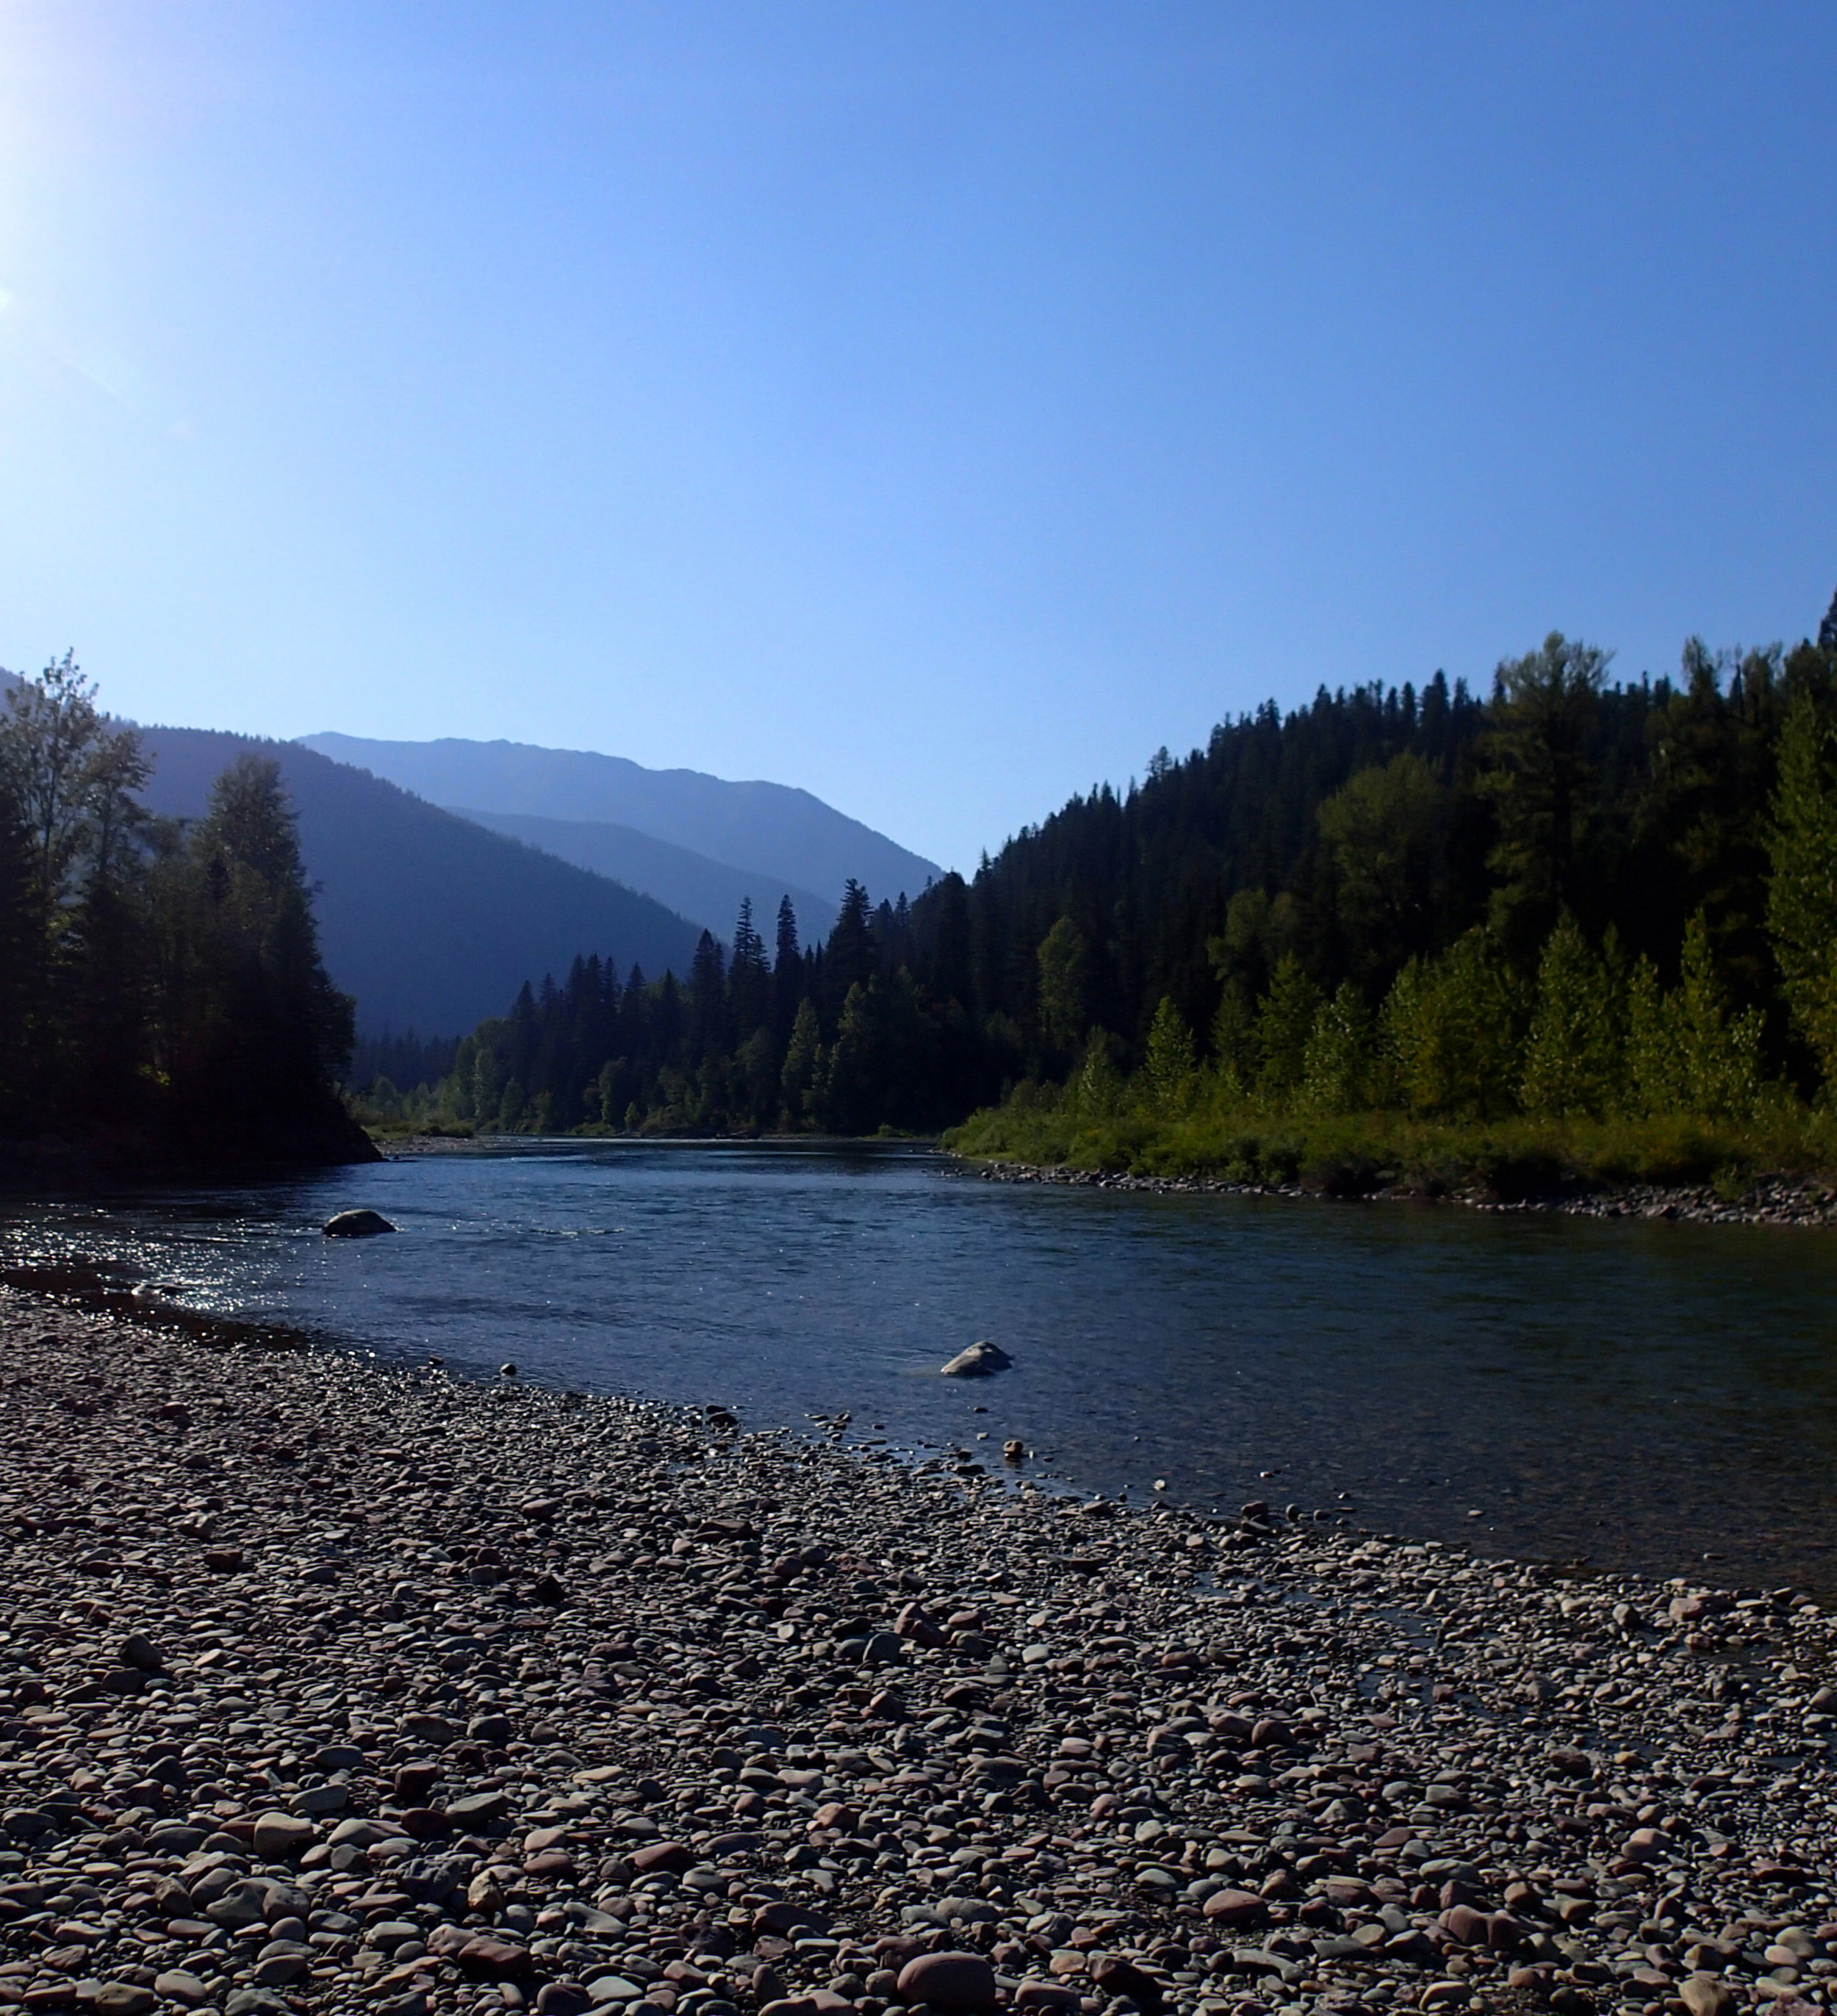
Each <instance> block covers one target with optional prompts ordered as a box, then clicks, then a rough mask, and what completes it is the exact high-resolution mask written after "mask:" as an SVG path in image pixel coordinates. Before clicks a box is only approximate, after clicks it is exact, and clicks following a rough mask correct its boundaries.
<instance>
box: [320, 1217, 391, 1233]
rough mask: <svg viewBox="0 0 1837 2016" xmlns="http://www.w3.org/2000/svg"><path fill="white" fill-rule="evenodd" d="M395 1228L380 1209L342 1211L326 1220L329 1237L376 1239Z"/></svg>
mask: <svg viewBox="0 0 1837 2016" xmlns="http://www.w3.org/2000/svg"><path fill="white" fill-rule="evenodd" d="M394 1229H395V1227H394V1226H393V1225H391V1223H390V1222H389V1221H388V1219H386V1218H385V1217H384V1215H383V1214H382V1213H381V1212H380V1211H339V1212H337V1213H336V1214H335V1215H333V1217H330V1218H328V1219H326V1238H328V1239H374V1238H375V1237H376V1234H377V1233H379V1232H393V1231H394Z"/></svg>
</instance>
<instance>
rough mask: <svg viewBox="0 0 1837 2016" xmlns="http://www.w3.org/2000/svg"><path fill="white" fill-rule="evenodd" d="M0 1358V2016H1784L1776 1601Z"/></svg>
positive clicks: (116, 1365)
mask: <svg viewBox="0 0 1837 2016" xmlns="http://www.w3.org/2000/svg"><path fill="white" fill-rule="evenodd" d="M506 1347H507V1348H513V1345H511V1344H510V1340H508V1339H506ZM0 1377H3V1379H4V1391H3V1394H0V1437H3V1444H4V1454H5V1467H4V1478H3V1481H0V1499H3V1500H4V1503H5V1512H6V1515H7V1521H8V1525H7V1534H8V1544H9V1557H8V1563H7V1568H8V1593H9V1605H8V1615H7V1616H6V1618H5V1621H4V1624H3V1625H0V1633H3V1635H0V1718H3V1719H0V1783H3V1784H4V1787H5V1791H4V1798H3V1811H0V1827H4V1830H5V1843H4V1846H3V1847H0V1947H3V1950H4V1959H3V1960H0V2008H13V2007H26V2008H31V2009H46V2008H53V2007H63V2006H69V2005H71V2004H73V2003H78V2004H81V2006H84V2007H89V2008H92V2009H94V2010H96V2011H107V2012H113V2016H135V2012H139V2011H152V2010H154V2009H156V2008H159V2007H167V2006H169V2007H175V2008H176V2007H193V2008H200V2007H207V2008H211V2009H217V2010H221V2011H224V2012H225V2016H245V2012H250V2016H253V2012H254V2011H279V2010H280V2009H282V2008H294V2009H299V2010H306V2009H338V2010H343V2009H348V2008H358V2007H363V2008H369V2009H375V2010H378V2011H394V2012H398V2016H418V2012H425V2011H434V2010H438V2011H448V2010H452V2011H459V2010H476V2011H481V2012H486V2011H496V2010H498V2009H499V2008H502V2007H510V2008H519V2007H524V2006H526V2005H528V2006H534V2007H536V2008H538V2010H542V2011H549V2012H554V2016H563V2013H564V2012H567V2011H580V2010H585V2009H589V2008H598V2009H602V2010H604V2011H608V2012H611V2016H738V2012H744V2011H753V2010H755V2009H765V2010H771V2009H772V2008H773V2005H775V2004H777V2005H783V2007H781V2008H780V2010H779V2012H778V2016H848V2012H850V2011H852V2012H854V2016H883V2012H893V2011H899V2010H901V2009H906V2010H913V2009H923V2010H924V2011H934V2012H937V2016H946V2012H949V2011H953V2010H956V2009H960V2008H967V2007H973V2006H977V2005H978V2004H986V2003H989V2001H990V2000H992V1999H993V1998H995V1997H996V1996H999V1997H1000V2000H1002V2001H1003V2002H1004V2003H1007V2004H1008V2005H1010V2006H1011V2007H1015V2008H1033V2009H1039V2010H1046V2011H1062V2012H1064V2016H1098V2012H1100V2011H1109V2010H1115V2011H1118V2016H1126V2012H1127V2011H1129V2009H1132V2008H1133V2009H1135V2010H1137V2011H1144V2012H1147V2011H1158V2010H1162V2009H1165V2010H1169V2011H1194V2012H1203V2016H1226V2012H1229V2011H1237V2012H1241V2016H1252V2011H1263V2010H1280V2009H1303V2010H1312V2009H1316V2008H1326V2009H1339V2010H1345V2011H1348V2012H1349V2011H1351V2010H1352V2009H1353V2007H1358V2008H1360V2009H1361V2010H1365V2011H1372V2012H1374V2016H1375V2012H1380V2011H1384V2010H1385V2009H1387V2008H1402V2007H1425V2008H1443V2009H1454V2010H1468V2009H1476V2010H1511V2009H1515V2008H1524V2009H1529V2008H1532V2007H1538V2006H1541V2005H1543V2004H1545V2003H1547V2004H1549V2005H1550V2006H1552V2007H1555V2008H1557V2009H1559V2010H1561V2011H1567V2012H1576V2011H1582V2010H1583V2009H1585V2008H1589V2007H1599V2008H1602V2009H1607V2008H1619V2009H1627V2010H1643V2011H1654V2012H1663V2011H1666V2010H1670V2011H1673V2012H1675V2011H1678V2010H1687V2011H1690V2012H1691V2016H1714V2012H1716V2011H1720V2010H1725V2009H1731V2008H1733V2007H1738V2006H1747V2005H1749V2004H1750V2003H1752V2004H1760V2003H1767V2002H1770V2003H1772V2004H1773V2005H1774V2007H1776V2008H1778V2009H1780V2010H1781V2011H1782V2012H1784V2016H1796V2011H1797V2009H1798V2007H1799V2005H1800V2004H1803V2005H1805V2006H1806V2007H1808V2008H1809V2007H1824V2006H1827V2003H1828V1996H1827V1989H1826V1985H1825V1984H1826V1982H1827V1980H1828V1978H1830V1977H1831V1976H1832V1974H1833V1971H1834V1968H1833V1962H1832V1957H1831V1956H1832V1953H1837V1943H1834V1942H1837V1924H1832V1923H1831V1922H1830V1921H1832V1917H1833V1915H1834V1913H1837V1901H1834V1899H1833V1892H1832V1870H1831V1867H1830V1863H1829V1843H1830V1841H1831V1839H1832V1823H1833V1819H1834V1817H1837V1780H1834V1779H1833V1773H1832V1754H1831V1731H1832V1703H1833V1699H1834V1697H1833V1695H1832V1690H1831V1687H1830V1685H1829V1684H1828V1683H1829V1682H1830V1680H1831V1679H1832V1675H1833V1673H1834V1672H1837V1633H1834V1631H1833V1625H1832V1619H1831V1618H1829V1617H1828V1616H1827V1615H1824V1613H1823V1612H1821V1611H1820V1610H1819V1609H1818V1608H1817V1607H1816V1606H1815V1605H1814V1604H1811V1603H1810V1602H1809V1600H1805V1599H1801V1598H1796V1597H1793V1596H1792V1594H1791V1593H1789V1592H1784V1591H1782V1592H1778V1593H1774V1594H1771V1595H1767V1594H1761V1593H1754V1594H1751V1595H1749V1594H1745V1595H1740V1596H1736V1595H1732V1594H1728V1593H1716V1592H1713V1591H1709V1590H1704V1589H1687V1588H1685V1587H1684V1586H1680V1585H1677V1584H1666V1585H1657V1584H1652V1583H1648V1582H1641V1581H1638V1580H1636V1579H1630V1578H1613V1579H1607V1578H1602V1579H1594V1580H1591V1581H1588V1582H1566V1581H1564V1580H1561V1579H1558V1578H1557V1577H1555V1576H1554V1575H1552V1574H1551V1573H1550V1572H1549V1571H1546V1570H1544V1569H1542V1568H1536V1567H1533V1566H1526V1565H1522V1564H1493V1563H1486V1562H1482V1561H1475V1560H1473V1559H1471V1558H1469V1557H1468V1556H1467V1555H1466V1554H1464V1553H1461V1552H1460V1551H1458V1550H1454V1549H1451V1548H1443V1547H1437V1546H1409V1545H1406V1544H1403V1543H1398V1542H1396V1541H1391V1540H1385V1539H1371V1538H1367V1537H1363V1536H1360V1535H1356V1534H1353V1533H1352V1532H1348V1531H1344V1530H1341V1529H1339V1528H1335V1527H1333V1526H1331V1525H1324V1524H1316V1523H1315V1522H1313V1521H1301V1520H1297V1521H1293V1522H1291V1521H1288V1520H1286V1519H1284V1517H1282V1516H1281V1515H1280V1513H1275V1514H1271V1513H1270V1512H1268V1511H1266V1510H1265V1509H1264V1508H1261V1507H1257V1508H1251V1509H1250V1510H1247V1512H1246V1514H1245V1515H1244V1518H1243V1519H1242V1520H1241V1521H1234V1522H1232V1523H1230V1525H1219V1524H1217V1523H1216V1522H1205V1521H1201V1520H1199V1519H1198V1518H1197V1517H1194V1515H1191V1514H1187V1513H1186V1512H1183V1511H1182V1510H1178V1509H1176V1508H1172V1507H1161V1508H1158V1509H1156V1510H1150V1511H1144V1512H1139V1513H1138V1512H1130V1511H1126V1510H1119V1509H1118V1508H1117V1507H1114V1506H1113V1505H1109V1504H1097V1503H1093V1504H1090V1505H1088V1506H1087V1505H1083V1504H1081V1503H1079V1502H1078V1501H1076V1500H1074V1499H1064V1498H1056V1497H1051V1496H1047V1495H1046V1494H1044V1493H1043V1492H1032V1491H1029V1490H1028V1489H1025V1486H1023V1487H1022V1488H1021V1489H1018V1490H1017V1489H1010V1488H1008V1487H1007V1485H1004V1484H1002V1483H1000V1482H997V1481H995V1480H994V1479H992V1478H990V1477H989V1476H987V1475H986V1474H984V1473H983V1472H982V1471H980V1470H979V1469H978V1467H976V1466H974V1465H973V1464H969V1463H964V1464H946V1463H943V1462H942V1461H939V1462H934V1463H928V1464H924V1465H920V1466H919V1467H917V1469H916V1470H909V1469H907V1468H906V1467H902V1466H901V1465H900V1464H899V1463H895V1462H892V1461H891V1460H884V1458H877V1457H875V1456H870V1455H868V1454H866V1453H863V1452H860V1451H856V1450H852V1449H848V1448H845V1447H844V1446H842V1445H841V1434H842V1431H841V1428H840V1427H838V1428H837V1430H836V1431H835V1432H834V1434H833V1435H832V1436H831V1438H830V1441H829V1442H827V1443H825V1444H818V1445H811V1444H809V1443H807V1442H801V1441H798V1440H795V1439H793V1438H789V1437H784V1436H777V1435H751V1434H748V1433H747V1432H746V1431H744V1429H743V1428H741V1427H739V1426H737V1424H734V1423H733V1420H732V1417H729V1416H727V1415H726V1414H724V1413H720V1412H719V1411H717V1410H708V1411H706V1412H704V1413H700V1414H697V1413H693V1412H690V1411H686V1410H681V1409H665V1408H661V1407H656V1406H646V1405H643V1404H640V1403H637V1402H629V1401H620V1400H612V1399H585V1398H582V1397H580V1396H574V1395H564V1394H557V1393H549V1392H546V1391H531V1390H524V1389H523V1388H521V1387H520V1385H519V1384H517V1382H516V1381H514V1380H513V1379H511V1378H505V1379H502V1380H501V1381H499V1382H498V1383H497V1384H495V1385H494V1386H491V1387H477V1386H469V1385H466V1384H462V1383H460V1382H458V1381H452V1380H450V1379H448V1377H445V1375H444V1374H443V1373H441V1371H440V1370H438V1368H430V1369H427V1370H423V1371H420V1372H416V1373H405V1372H401V1371H394V1370H387V1369H384V1368H380V1367H378V1366H373V1365H371V1364H369V1363H363V1362H361V1361H359V1360H357V1359H351V1358H347V1357H340V1356H332V1355H314V1354H310V1353H306V1352H298V1351H293V1352H276V1351H261V1352H255V1351H250V1350H247V1349H242V1350H226V1349H224V1348H221V1347H219V1346H216V1345H211V1344H210V1343H207V1342H205V1341H200V1340H198V1339H196V1338H191V1337H185V1336H183V1335H181V1334H168V1333H167V1332H165V1331H162V1330H153V1329H150V1328H147V1327H142V1326H141V1325H140V1324H139V1323H135V1322H134V1321H132V1320H129V1319H124V1318H121V1317H118V1316H109V1315H106V1314H104V1313H101V1312H86V1311H84V1310H81V1309H76V1308H72V1307H67V1306H63V1305H59V1304H57V1303H56V1302H55V1301H49V1300H46V1299H44V1298H34V1297H28V1296H27V1295H24V1294H20V1293H19V1292H18V1291H13V1290H5V1291H0ZM934 1949H935V1950H934ZM945 1953H949V1954H953V1955H956V1956H958V1957H956V1958H953V1959H948V1960H947V1959H946V1958H944V1957H942V1955H944V1954H945Z"/></svg>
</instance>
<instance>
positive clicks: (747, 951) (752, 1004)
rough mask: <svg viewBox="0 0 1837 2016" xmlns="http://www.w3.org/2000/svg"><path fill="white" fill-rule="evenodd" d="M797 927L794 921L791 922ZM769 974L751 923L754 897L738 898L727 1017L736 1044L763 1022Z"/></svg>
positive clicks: (769, 985) (728, 974) (768, 989)
mask: <svg viewBox="0 0 1837 2016" xmlns="http://www.w3.org/2000/svg"><path fill="white" fill-rule="evenodd" d="M792 930H793V931H794V932H795V930H796V921H795V920H793V921H792ZM771 985H772V976H771V973H770V971H769V969H768V967H767V966H766V964H765V940H764V939H763V938H761V937H760V935H759V934H758V931H756V930H755V928H754V925H753V899H752V898H751V896H743V897H741V898H740V915H739V917H738V918H737V920H736V921H735V923H734V927H733V957H732V958H731V959H730V960H729V962H728V967H727V1003H728V1009H729V1021H730V1024H731V1026H732V1029H733V1040H734V1042H735V1043H736V1044H742V1043H744V1042H746V1041H747V1039H748V1038H749V1037H751V1035H752V1033H753V1031H755V1029H757V1028H760V1027H761V1026H762V1024H764V1023H765V1021H766V1019H767V1014H768V1010H769V1005H770V1004H769V995H770V992H771Z"/></svg>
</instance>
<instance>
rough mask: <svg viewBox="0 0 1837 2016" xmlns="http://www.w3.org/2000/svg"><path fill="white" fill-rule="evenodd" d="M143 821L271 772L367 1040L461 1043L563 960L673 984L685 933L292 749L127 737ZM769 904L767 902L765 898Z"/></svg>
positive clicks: (398, 793)
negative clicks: (145, 759)
mask: <svg viewBox="0 0 1837 2016" xmlns="http://www.w3.org/2000/svg"><path fill="white" fill-rule="evenodd" d="M141 735H142V740H143V741H144V743H145V744H146V750H147V753H148V754H149V755H150V756H152V757H153V759H154V769H153V778H152V781H151V782H150V783H149V785H148V787H147V790H146V794H145V796H146V802H147V804H148V805H149V806H150V807H151V808H152V809H153V810H154V811H155V812H164V813H167V814H170V815H173V816H175V817H180V818H188V819H195V818H196V817H198V816H199V815H200V814H201V813H202V812H204V808H205V806H206V804H207V801H208V800H209V797H210V794H211V784H212V783H213V782H214V780H215V779H216V778H217V777H218V775H219V774H220V773H221V772H222V771H223V770H225V769H227V768H228V766H229V765H230V764H232V763H233V762H234V761H236V758H237V756H238V755H239V754H240V753H241V752H242V751H243V750H245V749H247V750H252V751H254V752H255V753H256V754H258V755H262V756H272V757H273V758H276V760H277V761H279V764H280V766H281V770H282V773H283V776H284V778H285V779H286V786H287V790H288V791H289V793H290V795H291V797H292V798H293V801H294V807H295V809H296V810H297V812H298V814H299V816H300V839H301V847H302V848H303V850H304V854H305V857H306V867H307V873H308V874H309V875H310V876H311V877H312V879H313V880H314V881H315V882H316V883H317V884H319V897H318V902H317V905H316V909H317V913H318V916H319V937H320V941H321V944H322V947H323V949H324V952H325V959H326V969H327V970H328V971H329V972H330V974H331V976H332V977H333V980H334V981H337V984H338V985H339V986H340V987H342V988H344V989H345V990H346V991H347V992H349V993H351V994H354V995H356V997H357V1017H358V1028H359V1030H360V1031H362V1032H363V1033H365V1034H367V1035H374V1034H376V1033H377V1032H379V1031H381V1030H383V1029H384V1028H391V1029H394V1031H397V1032H398V1034H399V1033H400V1032H401V1031H403V1030H405V1029H408V1028H415V1029H418V1030H420V1031H421V1033H422V1034H423V1035H463V1034H464V1033H465V1032H466V1031H468V1030H470V1028H473V1026H474V1024H476V1023H477V1021H479V1020H480V1019H481V1017H484V1016H486V1015H502V1013H505V1011H506V1010H507V1009H508V1008H509V1007H510V1003H512V1002H513V1000H514V999H516V996H517V989H518V988H520V986H521V985H523V983H524V981H525V980H535V981H540V979H541V978H542V975H543V974H545V973H552V974H554V976H555V977H556V978H557V980H559V979H560V978H561V977H562V976H563V975H564V974H565V973H566V972H567V968H568V966H569V963H571V960H572V959H574V957H575V954H576V953H577V952H579V953H588V952H599V953H601V954H603V955H607V956H611V957H612V958H614V959H617V960H618V963H619V966H620V968H621V971H622V970H628V969H629V967H631V965H632V963H633V962H634V961H636V962H637V963H639V964H640V965H642V966H643V968H644V970H645V971H646V972H647V974H650V977H652V978H653V979H654V978H656V977H657V975H658V974H661V972H663V970H665V968H666V967H669V968H672V969H673V970H675V972H677V973H678V974H686V973H687V972H688V970H689V963H690V958H691V956H692V955H693V952H694V950H695V942H696V940H697V937H698V936H699V935H700V931H699V929H698V927H697V925H695V924H693V923H690V922H688V920H686V919H685V918H683V917H679V916H676V915H675V914H674V913H672V911H670V910H668V909H665V907H664V906H663V905H662V904H661V903H658V902H654V901H653V900H652V899H651V898H650V897H648V896H640V895H636V893H635V892H634V891H632V890H630V889H627V888H623V887H621V886H620V885H619V884H618V883H616V882H611V881H608V880H607V879H606V878H605V877H603V876H600V875H594V874H589V873H588V872H587V871H586V870H585V869H582V868H577V867H575V866H572V865H571V863H569V862H565V861H559V860H557V859H555V858H554V857H553V855H549V854H544V853H538V851H536V850H535V848H531V847H526V846H524V845H523V844H521V842H520V841H516V840H513V839H510V838H507V837H505V836H504V835H502V834H501V833H492V832H489V831H488V830H486V829H485V828H484V826H477V825H475V824H474V823H473V822H472V821H470V819H460V818H458V817H456V815H454V814H452V812H442V811H441V809H440V808H439V807H438V806H437V805H427V804H425V803H424V802H423V801H422V800H420V798H417V797H412V796H411V795H410V794H409V793H408V792H406V791H404V790H400V789H398V787H396V786H395V785H394V784H392V783H387V782H385V781H384V779H380V778H378V777H374V776H370V775H369V773H368V772H366V771H364V770H360V769H349V768H348V767H347V766H345V765H343V764H340V763H334V762H333V761H330V759H329V758H326V757H324V756H322V755H319V754H318V753H317V752H316V751H313V750H311V749H303V748H301V747H300V745H299V744H298V743H288V742H263V741H260V740H257V739H256V738H254V737H253V736H240V735H220V734H214V733H211V732H210V731H208V730H207V729H195V728H146V729H142V730H141ZM773 901H774V902H776V897H775V898H773Z"/></svg>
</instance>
